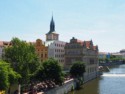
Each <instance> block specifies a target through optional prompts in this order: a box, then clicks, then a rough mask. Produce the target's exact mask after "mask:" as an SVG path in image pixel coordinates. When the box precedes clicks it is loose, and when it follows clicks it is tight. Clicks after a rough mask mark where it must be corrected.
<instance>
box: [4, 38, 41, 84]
mask: <svg viewBox="0 0 125 94" xmlns="http://www.w3.org/2000/svg"><path fill="white" fill-rule="evenodd" d="M11 44H12V46H9V47H7V48H5V54H4V60H6V61H7V62H9V63H10V64H11V66H12V68H13V69H14V70H15V71H16V72H17V73H19V74H20V75H21V76H22V78H21V79H20V80H19V83H22V84H24V83H25V84H26V83H28V82H29V79H30V76H29V75H31V74H33V73H34V72H35V71H36V70H37V68H38V66H39V64H40V63H39V59H38V57H37V55H36V53H35V48H34V46H33V45H32V44H30V43H27V42H25V41H21V40H20V39H18V38H13V39H12V40H11Z"/></svg>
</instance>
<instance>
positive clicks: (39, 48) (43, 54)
mask: <svg viewBox="0 0 125 94" xmlns="http://www.w3.org/2000/svg"><path fill="white" fill-rule="evenodd" d="M35 49H36V53H37V54H38V56H39V59H40V60H41V62H42V61H45V60H46V59H47V58H48V47H46V46H45V44H44V42H43V41H42V40H41V39H37V40H36V43H35Z"/></svg>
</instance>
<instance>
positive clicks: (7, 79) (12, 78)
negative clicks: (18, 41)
mask: <svg viewBox="0 0 125 94" xmlns="http://www.w3.org/2000/svg"><path fill="white" fill-rule="evenodd" d="M20 77H21V76H20V75H19V74H18V73H16V72H15V71H13V69H12V68H11V67H10V64H8V63H6V62H4V61H0V90H6V89H7V88H8V87H9V86H11V85H12V84H14V83H16V82H17V81H18V79H19V78H20Z"/></svg>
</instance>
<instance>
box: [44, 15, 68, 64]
mask: <svg viewBox="0 0 125 94" xmlns="http://www.w3.org/2000/svg"><path fill="white" fill-rule="evenodd" d="M65 44H66V43H65V42H63V41H60V40H59V34H58V33H56V31H55V22H54V20H53V17H52V19H51V22H50V30H49V32H48V33H47V34H46V42H45V45H46V46H48V58H54V59H56V60H57V61H58V62H59V63H60V65H62V66H63V65H64V62H65V58H64V53H65V51H64V47H65Z"/></svg>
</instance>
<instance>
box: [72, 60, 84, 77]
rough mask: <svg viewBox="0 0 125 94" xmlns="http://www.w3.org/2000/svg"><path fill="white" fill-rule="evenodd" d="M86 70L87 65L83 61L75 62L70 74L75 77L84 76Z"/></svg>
mask: <svg viewBox="0 0 125 94" xmlns="http://www.w3.org/2000/svg"><path fill="white" fill-rule="evenodd" d="M84 72H85V65H84V63H83V62H75V63H74V64H73V65H72V66H71V69H70V74H71V75H72V76H73V77H76V78H77V77H82V76H83V73H84Z"/></svg>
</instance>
